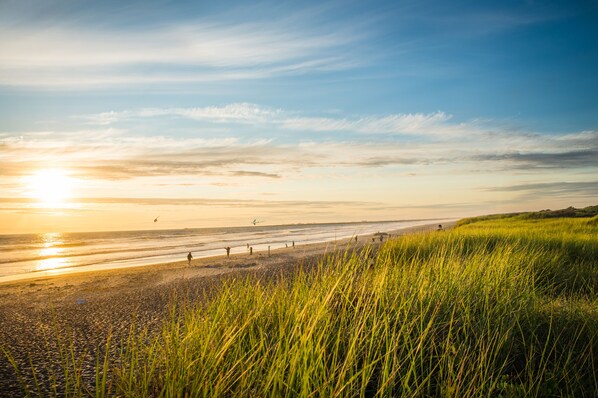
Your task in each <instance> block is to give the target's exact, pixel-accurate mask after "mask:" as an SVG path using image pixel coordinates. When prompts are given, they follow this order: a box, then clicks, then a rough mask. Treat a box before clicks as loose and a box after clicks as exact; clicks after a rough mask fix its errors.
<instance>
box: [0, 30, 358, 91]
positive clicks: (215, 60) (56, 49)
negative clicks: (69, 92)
mask: <svg viewBox="0 0 598 398" xmlns="http://www.w3.org/2000/svg"><path fill="white" fill-rule="evenodd" d="M0 36H1V37H3V40H2V41H0V72H1V73H0V85H8V86H62V85H65V86H79V85H82V86H93V85H131V84H144V83H184V82H201V81H212V80H223V79H251V78H264V77H269V76H272V75H285V74H296V73H305V72H314V71H326V70H341V69H346V68H352V67H355V66H356V65H358V64H361V63H362V61H359V59H358V58H356V57H354V56H353V55H352V53H354V50H355V47H356V46H358V43H360V42H361V41H362V39H363V34H357V33H355V32H352V31H350V30H349V29H347V28H339V27H336V28H335V29H327V30H326V29H323V28H315V27H313V26H309V24H307V23H302V24H294V25H286V26H285V25H284V24H281V23H277V22H259V23H258V22H254V23H242V24H230V23H227V24H225V23H218V22H207V21H205V20H197V21H186V22H183V23H177V24H170V25H169V24H161V25H158V26H141V27H139V26H137V27H135V28H133V27H119V28H114V27H113V28H112V29H110V30H108V29H101V28H97V27H96V28H94V27H93V25H73V24H70V25H69V24H62V25H50V26H48V24H30V25H24V26H22V25H21V26H18V25H14V24H12V25H11V24H5V25H4V26H3V25H0ZM352 50H353V51H352ZM141 69H142V70H143V73H140V70H141Z"/></svg>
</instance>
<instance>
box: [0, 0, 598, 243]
mask: <svg viewBox="0 0 598 398" xmlns="http://www.w3.org/2000/svg"><path fill="white" fill-rule="evenodd" d="M597 17H598V3H596V2H595V1H579V2H569V1H563V2H537V1H501V2H474V1H458V2H442V1H394V2H382V1H380V2H350V1H333V2H301V3H297V2H251V3H247V2H221V1H219V2H210V1H203V2H180V1H139V2H120V1H119V2H116V1H115V2H111V1H106V2H91V1H89V2H85V1H83V2H82V1H55V2H42V1H36V2H32V1H5V2H2V3H0V36H1V37H2V38H3V39H2V40H1V41H0V148H1V152H0V174H1V175H2V179H1V181H2V182H0V201H2V202H1V205H2V206H1V207H0V220H3V221H5V225H6V223H8V224H10V225H14V226H15V227H14V228H12V227H11V229H10V230H8V229H7V230H6V231H0V232H23V231H38V230H39V231H42V230H55V229H61V228H62V229H65V230H80V229H137V228H143V227H144V226H145V219H146V218H147V216H146V213H148V212H151V213H152V214H153V212H155V211H158V210H159V211H163V212H166V214H171V215H172V217H163V219H164V220H165V221H164V223H163V224H162V225H161V226H162V227H177V226H199V225H197V224H206V225H227V224H235V225H243V224H244V223H245V222H246V218H248V217H249V218H251V217H252V215H253V214H256V213H265V214H264V215H265V217H266V218H267V219H268V220H269V222H272V223H282V222H310V221H337V220H361V219H396V218H408V217H410V216H413V217H436V216H447V217H449V216H454V217H459V216H463V215H470V214H481V213H487V212H500V211H516V210H534V209H539V208H544V207H552V208H555V207H558V206H565V205H569V204H571V205H576V206H581V205H589V204H596V203H595V202H596V198H597V197H598V180H597V179H596V171H598V162H597V160H596V159H597V156H596V155H598V120H597V119H598V116H597V115H598V94H597V93H598V78H597V77H596V76H597V74H596V72H595V71H596V70H598V51H596V50H597V48H598V28H597V27H596V23H595V21H596V20H597ZM40 170H41V171H43V170H58V172H57V173H59V174H60V173H62V175H64V176H65V177H64V178H63V180H64V181H67V180H68V181H69V185H70V186H71V187H70V193H69V195H68V196H69V198H68V201H69V203H71V205H69V206H66V205H65V204H64V203H63V204H62V206H60V207H61V210H60V211H57V210H56V209H51V208H50V207H51V206H48V203H45V205H43V206H42V204H43V203H40V198H39V196H40V195H41V194H39V193H38V195H37V197H36V196H35V195H32V193H31V192H32V191H33V190H35V189H33V187H32V186H31V182H27V181H32V180H31V178H30V177H32V176H35V175H36V173H37V174H39V173H40ZM55 174H56V173H55ZM28 178H29V180H28ZM33 180H35V178H34V179H33ZM59 185H60V184H56V186H57V187H59ZM165 187H167V188H165ZM63 188H64V187H63ZM57 189H58V188H57ZM64 189H65V188H64ZM71 191H72V192H71ZM115 198H120V199H119V200H120V201H119V200H116V199H115ZM65 200H66V199H65ZM206 201H207V202H206ZM231 201H232V202H231ZM239 201H240V202H239ZM36 203H37V204H36ZM123 206H124V207H126V206H130V207H131V209H128V210H127V211H126V214H127V217H120V218H122V219H123V222H122V224H118V225H111V224H107V223H102V222H101V220H103V219H105V218H106V217H105V216H106V214H111V215H118V214H120V213H119V212H122V211H123ZM291 209H297V212H293V213H298V214H293V216H289V213H290V212H291ZM190 215H191V216H190ZM169 220H171V221H169ZM182 224H184V225H182Z"/></svg>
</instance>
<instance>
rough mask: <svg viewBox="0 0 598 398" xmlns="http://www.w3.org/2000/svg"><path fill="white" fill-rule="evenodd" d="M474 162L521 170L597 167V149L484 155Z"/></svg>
mask: <svg viewBox="0 0 598 398" xmlns="http://www.w3.org/2000/svg"><path fill="white" fill-rule="evenodd" d="M474 160H483V161H498V162H509V163H512V164H513V166H511V167H513V168H518V169H523V170H528V169H533V168H535V169H564V168H580V167H598V147H597V148H591V149H585V150H574V151H567V150H565V151H563V152H533V153H519V152H513V153H505V154H485V155H481V156H476V157H475V158H474Z"/></svg>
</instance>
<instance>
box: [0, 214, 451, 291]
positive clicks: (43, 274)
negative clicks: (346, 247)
mask: <svg viewBox="0 0 598 398" xmlns="http://www.w3.org/2000/svg"><path fill="white" fill-rule="evenodd" d="M442 222H444V223H445V225H452V224H454V222H455V221H448V222H447V221H442ZM435 225H436V224H424V225H416V226H412V227H406V228H401V229H396V230H390V231H388V233H390V234H391V235H400V234H402V233H404V231H411V230H413V229H420V228H432V227H433V226H435ZM372 236H373V235H371V234H364V235H359V238H360V239H361V240H363V239H367V241H370V240H371V237H372ZM351 239H353V238H350V237H345V238H340V239H339V240H338V241H336V244H337V245H338V244H342V243H343V242H344V243H345V244H346V243H348V242H349V240H351ZM334 242H335V241H331V240H327V241H321V242H313V243H299V244H297V245H296V247H295V248H294V249H293V248H292V247H280V246H279V247H276V248H273V249H272V250H271V251H272V253H274V252H278V251H280V250H288V249H293V250H298V249H301V248H303V249H306V248H308V250H310V251H311V249H312V248H313V247H315V246H318V247H320V248H321V246H324V247H328V246H330V245H331V244H334ZM261 246H265V245H264V244H263V245H258V247H256V248H254V255H253V256H252V257H253V258H258V257H260V256H261V255H263V254H264V253H266V252H267V251H268V250H267V249H266V248H264V247H261ZM239 256H241V257H242V256H248V257H251V256H249V254H248V253H247V252H244V253H238V252H237V253H231V256H230V258H228V259H227V258H226V256H225V255H213V254H209V255H206V256H198V257H197V258H195V259H193V261H192V267H193V266H196V265H195V264H197V266H202V264H204V263H205V261H204V260H207V261H212V262H213V261H222V260H223V259H224V260H227V261H230V260H233V259H235V258H239ZM210 259H211V260H210ZM117 263H119V261H115V262H114V263H113V264H117ZM183 263H186V261H184V260H178V261H159V262H154V261H151V260H148V261H146V262H139V263H136V262H135V261H132V262H130V263H125V265H118V266H108V267H107V266H106V263H105V262H99V263H96V264H89V265H81V266H72V267H65V268H58V269H50V270H40V271H32V272H29V273H23V274H15V275H7V276H2V277H0V288H2V286H5V285H10V284H13V283H20V282H23V283H25V282H27V281H40V280H43V279H46V278H61V277H67V276H70V275H81V274H93V273H98V272H108V271H117V272H121V271H123V272H125V271H126V270H131V269H136V268H140V269H147V270H149V269H150V268H156V269H160V268H162V267H167V266H175V267H181V266H182V265H183ZM185 265H186V264H185ZM204 265H205V264H204Z"/></svg>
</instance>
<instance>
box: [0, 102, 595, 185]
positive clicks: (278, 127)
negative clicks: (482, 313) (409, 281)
mask: <svg viewBox="0 0 598 398" xmlns="http://www.w3.org/2000/svg"><path fill="white" fill-rule="evenodd" d="M173 116H174V117H182V118H187V119H192V120H196V121H198V122H201V125H200V126H198V130H197V131H198V135H201V131H202V129H203V128H205V126H206V125H207V126H208V128H209V126H210V125H220V124H223V123H224V124H226V125H230V126H231V130H230V132H229V133H227V134H229V136H227V135H226V134H225V135H221V138H196V137H193V135H191V136H190V137H175V136H165V135H152V136H150V135H141V134H131V133H129V132H128V131H127V129H126V128H125V127H124V126H125V125H126V124H123V125H121V124H120V123H121V122H126V123H129V124H130V123H134V124H136V125H138V126H140V128H138V130H143V127H144V126H147V125H148V123H149V124H152V123H153V122H154V120H153V119H161V118H170V117H173ZM82 119H83V120H84V122H85V123H89V122H93V123H95V124H96V125H97V126H95V127H89V126H87V129H85V130H79V131H72V132H65V133H61V132H52V131H42V132H15V133H0V147H1V148H2V151H1V152H0V174H1V175H4V176H15V175H22V174H26V173H28V172H30V170H32V169H35V168H39V167H43V165H44V164H46V165H47V164H53V165H55V167H66V168H69V169H71V170H75V171H76V172H77V173H78V174H79V175H80V176H82V177H84V178H85V177H92V178H103V179H128V178H135V177H141V176H173V175H179V176H181V175H187V176H223V177H244V178H272V179H278V178H280V177H284V176H285V175H288V174H289V173H290V172H293V174H295V173H296V172H297V171H299V170H304V169H306V168H310V167H313V168H316V167H318V168H333V167H339V166H340V167H345V168H362V169H367V168H388V167H403V168H405V170H404V172H413V170H414V167H417V168H421V167H437V169H436V171H437V172H441V173H443V172H444V173H446V172H448V171H450V167H451V166H454V165H462V166H463V168H465V169H467V168H470V166H469V165H473V164H475V167H476V168H478V169H480V168H483V169H486V170H494V171H505V170H519V171H521V172H527V173H534V172H542V170H549V169H563V170H564V169H570V170H576V169H582V168H586V169H587V168H590V169H591V168H596V167H598V162H597V161H596V159H598V144H597V143H598V131H583V132H577V133H571V134H560V135H548V134H540V133H535V132H525V131H520V130H514V129H511V128H509V126H504V125H501V124H500V123H492V122H491V121H484V122H481V121H478V120H474V121H471V122H454V121H453V118H452V117H451V115H447V114H445V113H443V112H436V113H431V114H391V115H381V116H378V115H366V116H362V117H353V118H351V117H347V116H342V115H339V116H330V115H328V116H326V117H319V116H311V115H303V114H302V113H300V112H295V111H287V110H283V109H274V108H268V107H260V106H258V105H255V104H249V103H233V104H228V105H224V106H209V107H201V108H145V109H139V110H125V111H118V112H107V113H101V114H94V115H87V116H83V117H82ZM150 119H151V120H150ZM247 128H248V129H259V130H262V131H263V132H262V133H261V134H259V135H258V136H257V137H256V138H247V137H251V136H252V135H253V134H250V135H247V136H246V138H242V134H241V133H242V132H243V131H245V130H244V129H247ZM281 132H286V133H287V136H289V134H291V133H292V134H291V136H290V138H287V139H284V140H282V139H280V138H279V139H269V138H264V137H268V136H269V135H272V136H277V135H278V136H280V135H281V134H280V133H281ZM295 132H297V133H308V134H309V135H310V137H314V135H315V136H317V135H319V134H321V133H322V136H321V138H309V139H306V138H302V137H303V135H302V134H295ZM337 132H342V134H338V135H337V134H336V133H337ZM324 133H325V134H324ZM239 134H241V135H240V136H237V135H239ZM371 134H379V135H381V136H380V137H378V138H377V139H376V140H375V141H372V140H370V139H369V136H370V135H371ZM447 167H448V169H447ZM223 183H226V181H224V182H223Z"/></svg>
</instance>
